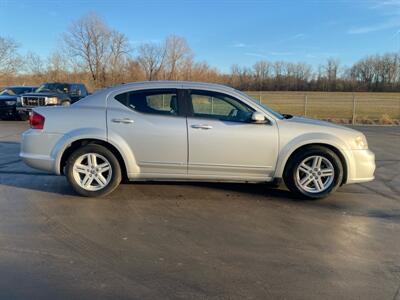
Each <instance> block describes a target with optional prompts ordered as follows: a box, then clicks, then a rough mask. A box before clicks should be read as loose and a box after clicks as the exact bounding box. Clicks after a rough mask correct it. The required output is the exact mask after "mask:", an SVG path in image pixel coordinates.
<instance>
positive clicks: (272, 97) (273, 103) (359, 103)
mask: <svg viewBox="0 0 400 300" xmlns="http://www.w3.org/2000/svg"><path fill="white" fill-rule="evenodd" d="M246 93H247V94H248V95H250V96H251V97H252V98H254V99H255V101H257V102H260V103H262V104H265V105H268V106H269V107H271V108H272V109H274V110H276V111H279V112H281V113H288V114H293V115H300V116H306V117H310V118H316V119H323V120H329V121H333V122H337V123H345V124H397V125H400V93H361V92H360V93H346V92H259V91H247V92H246Z"/></svg>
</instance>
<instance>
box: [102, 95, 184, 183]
mask: <svg viewBox="0 0 400 300" xmlns="http://www.w3.org/2000/svg"><path fill="white" fill-rule="evenodd" d="M180 94H181V93H180V91H179V90H177V89H156V90H154V89H151V90H139V91H130V92H124V93H121V94H118V95H116V96H115V97H112V99H109V100H108V104H107V106H108V107H107V125H108V134H109V135H110V136H111V135H113V134H114V135H117V136H118V137H121V138H122V139H123V140H125V141H126V142H127V143H128V145H129V147H130V148H131V150H132V153H133V155H134V157H135V160H136V163H137V165H138V167H139V170H140V171H139V173H140V174H139V175H140V176H142V177H151V178H152V177H156V178H157V177H161V178H162V177H165V176H166V177H168V176H170V177H178V178H180V177H182V176H183V175H185V176H186V174H187V127H186V117H185V115H184V113H183V112H182V109H181V106H180V105H179V103H180V102H181V96H180Z"/></svg>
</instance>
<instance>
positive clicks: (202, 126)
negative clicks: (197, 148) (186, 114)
mask: <svg viewBox="0 0 400 300" xmlns="http://www.w3.org/2000/svg"><path fill="white" fill-rule="evenodd" d="M191 127H192V128H194V129H212V128H213V127H212V126H211V125H207V124H195V125H192V126H191Z"/></svg>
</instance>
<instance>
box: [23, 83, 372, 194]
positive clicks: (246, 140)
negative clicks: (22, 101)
mask: <svg viewBox="0 0 400 300" xmlns="http://www.w3.org/2000/svg"><path fill="white" fill-rule="evenodd" d="M20 156H21V157H22V159H23V160H24V161H25V162H26V163H27V164H28V165H30V166H32V167H34V168H38V169H42V170H46V171H50V172H54V173H56V174H65V175H66V176H67V178H68V181H69V182H70V184H71V185H72V187H73V188H74V189H75V191H76V192H78V193H79V194H81V195H84V196H91V197H92V196H102V195H105V194H107V193H110V192H112V191H113V190H114V189H115V188H116V187H117V186H118V184H119V183H120V181H121V178H122V177H126V178H128V179H129V180H139V181H140V180H192V181H193V180H195V181H228V182H232V181H233V182H255V183H262V182H271V181H274V180H278V181H279V180H280V179H281V178H283V179H284V181H285V183H286V185H287V186H288V188H289V189H290V190H291V191H292V192H294V193H296V194H297V195H299V196H301V197H307V198H313V199H317V198H322V197H325V196H327V195H328V194H329V193H331V192H333V191H335V190H336V189H337V188H338V187H339V186H340V185H342V184H346V183H356V182H366V181H370V180H373V178H374V170H375V156H374V154H373V153H372V152H371V151H370V150H368V144H367V141H366V138H365V136H364V134H362V133H361V132H359V131H356V130H353V129H350V128H347V127H343V126H339V125H335V124H331V123H328V122H323V121H317V120H312V119H307V118H301V117H293V116H291V115H281V114H279V113H277V112H275V111H273V110H271V109H270V108H268V107H265V106H263V105H260V104H258V103H256V102H255V101H253V100H252V99H251V98H250V97H249V96H248V95H246V94H244V93H242V92H239V91H237V90H234V89H232V88H229V87H226V86H222V85H216V84H206V83H196V82H170V81H161V82H157V81H151V82H141V83H132V84H124V85H120V86H117V87H112V88H109V89H105V90H101V91H98V92H96V93H95V94H93V95H91V96H88V97H86V98H85V99H83V100H82V101H79V102H77V103H75V104H74V105H71V106H70V107H56V108H54V109H49V108H44V107H43V108H35V109H34V111H33V113H32V116H31V129H29V130H27V131H26V132H24V133H23V135H22V146H21V153H20Z"/></svg>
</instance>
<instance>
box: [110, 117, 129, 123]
mask: <svg viewBox="0 0 400 300" xmlns="http://www.w3.org/2000/svg"><path fill="white" fill-rule="evenodd" d="M111 121H113V122H114V123H123V124H132V123H133V122H134V121H133V120H132V119H128V118H123V119H112V120H111Z"/></svg>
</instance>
